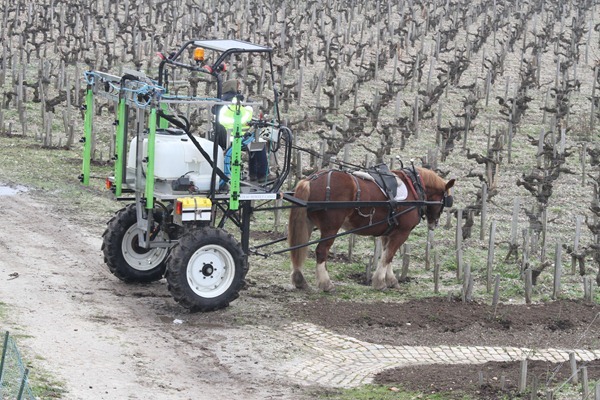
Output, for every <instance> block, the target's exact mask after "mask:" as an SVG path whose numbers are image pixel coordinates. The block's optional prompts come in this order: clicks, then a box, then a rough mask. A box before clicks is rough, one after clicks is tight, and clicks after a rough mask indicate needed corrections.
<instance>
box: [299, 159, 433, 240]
mask: <svg viewBox="0 0 600 400" xmlns="http://www.w3.org/2000/svg"><path fill="white" fill-rule="evenodd" d="M334 171H336V170H324V171H319V172H317V173H314V174H312V175H311V176H310V177H308V179H309V180H311V181H312V180H315V179H317V178H319V177H321V176H322V175H325V174H327V182H326V187H325V201H330V200H331V175H332V174H333V172H334ZM338 172H344V173H346V174H348V175H350V177H351V178H352V180H353V181H354V183H355V184H356V196H355V197H356V198H355V201H357V202H358V201H360V195H361V189H360V184H359V183H358V178H357V177H356V176H355V175H354V174H352V173H349V172H347V171H339V170H338ZM367 173H368V174H369V175H371V177H372V178H373V182H375V184H376V185H377V186H378V187H379V188H380V189H381V190H382V191H383V192H384V193H385V194H386V195H387V197H388V200H389V215H388V218H387V223H388V227H387V229H386V230H385V232H384V233H383V234H382V236H385V235H387V234H389V233H390V232H391V231H392V230H393V229H394V228H395V227H396V226H397V225H398V220H397V218H398V217H399V216H400V215H402V214H405V213H407V212H409V211H411V210H413V209H414V208H416V206H412V207H410V208H409V209H407V210H404V211H402V212H400V213H395V212H394V210H395V209H396V207H397V203H398V202H397V201H395V200H394V197H395V193H396V189H397V187H398V183H397V181H396V175H395V174H394V173H392V172H391V171H390V170H389V168H388V167H387V165H385V164H380V165H377V166H375V167H374V168H370V169H368V170H367ZM400 173H401V174H402V175H403V176H404V178H405V179H404V180H405V181H406V182H407V183H408V187H409V189H410V190H411V191H412V193H413V194H414V195H415V198H416V199H418V200H426V195H425V189H424V185H423V180H422V178H421V176H420V175H419V173H418V172H417V170H416V168H415V167H414V166H413V167H412V169H411V168H404V169H402V170H400ZM360 208H361V207H356V211H357V212H358V214H359V215H360V216H361V217H365V218H370V222H369V223H370V224H373V215H374V214H375V207H373V208H372V210H371V212H370V213H369V214H363V213H362V212H361V210H360ZM425 209H426V206H425V205H423V206H420V207H418V209H417V210H418V212H419V219H423V218H424V217H425Z"/></svg>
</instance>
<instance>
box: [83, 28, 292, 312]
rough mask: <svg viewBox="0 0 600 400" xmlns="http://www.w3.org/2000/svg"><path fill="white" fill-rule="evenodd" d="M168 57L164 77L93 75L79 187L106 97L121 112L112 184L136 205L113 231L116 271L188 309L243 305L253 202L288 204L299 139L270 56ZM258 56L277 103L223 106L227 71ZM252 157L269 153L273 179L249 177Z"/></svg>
mask: <svg viewBox="0 0 600 400" xmlns="http://www.w3.org/2000/svg"><path fill="white" fill-rule="evenodd" d="M159 56H160V57H161V61H160V64H159V67H158V77H157V79H150V78H149V77H147V76H145V75H144V74H143V73H140V72H139V71H127V70H124V71H123V73H122V75H121V76H116V75H111V74H108V73H105V72H100V71H88V72H86V73H85V80H86V83H87V92H86V98H85V107H84V108H85V122H84V137H83V138H82V141H83V153H84V154H83V168H82V169H83V170H82V174H81V176H80V180H81V181H82V183H83V184H84V185H88V184H89V181H90V165H91V160H92V145H93V140H94V126H93V116H94V102H95V98H96V97H100V98H105V99H108V100H109V101H111V102H113V104H114V106H115V110H116V116H117V117H116V120H115V122H114V125H115V127H116V130H115V134H114V146H113V147H114V157H113V159H114V175H113V176H110V177H109V178H107V179H106V185H107V188H109V189H110V190H112V191H113V193H114V195H115V196H116V198H117V199H119V200H124V201H126V202H129V204H127V205H126V206H125V207H124V208H122V209H121V210H119V211H118V212H117V213H116V214H115V216H114V217H113V218H112V219H111V220H110V221H109V222H108V224H107V228H106V231H105V232H104V235H103V243H102V251H103V254H104V260H105V262H106V264H107V266H108V268H109V269H110V271H111V272H112V273H113V274H114V275H115V276H116V277H118V278H119V279H120V280H122V281H124V282H128V283H135V282H141V283H143V282H153V281H157V280H160V279H162V278H163V277H165V278H166V280H167V284H168V288H169V291H170V293H171V295H172V296H173V298H174V299H175V300H176V301H177V302H178V303H179V304H181V305H182V306H184V307H185V308H187V309H189V310H191V311H211V310H216V309H220V308H224V307H226V306H228V305H229V303H230V302H231V301H232V300H234V299H235V298H237V297H238V295H239V291H240V289H241V288H242V286H243V284H244V278H245V275H246V273H247V271H248V255H249V253H250V247H249V239H250V236H249V235H250V217H251V215H252V213H253V212H254V211H255V209H254V207H253V204H254V202H255V201H264V202H265V203H266V202H268V201H271V200H275V199H278V198H282V196H284V195H283V194H282V192H281V191H280V188H281V186H282V185H283V183H284V181H285V179H286V177H287V175H288V173H289V170H290V159H291V150H292V134H291V131H290V129H288V128H287V127H286V126H284V125H283V124H282V123H281V119H280V115H279V107H278V91H277V89H276V85H275V79H274V71H273V63H272V49H271V48H269V47H265V46H260V45H256V44H252V43H249V42H245V41H240V40H229V39H223V40H191V41H188V42H186V43H185V44H183V45H182V46H181V47H180V48H179V49H178V50H177V51H175V52H173V53H171V54H169V55H162V54H159ZM254 57H259V58H260V60H261V61H260V64H259V65H261V67H262V71H259V73H262V75H260V79H257V81H258V85H259V87H260V88H261V89H263V90H261V91H259V94H260V95H262V96H263V97H264V96H265V93H266V92H267V91H269V93H271V89H272V96H271V94H269V98H268V100H264V99H263V101H262V102H253V100H251V99H248V100H244V98H243V96H242V95H241V94H239V93H238V94H237V95H235V96H233V97H232V98H231V99H229V100H224V96H223V94H224V92H223V90H224V87H223V86H224V83H225V82H227V81H228V80H229V79H228V78H231V77H232V72H231V71H230V70H231V68H228V66H231V65H245V66H246V65H247V64H246V63H247V62H248V60H249V58H254ZM254 65H256V64H254ZM184 77H185V78H184ZM235 77H236V78H239V77H240V75H239V71H238V75H236V76H235ZM269 80H270V83H268V82H267V81H269ZM242 81H243V78H242ZM263 82H267V83H263ZM182 93H183V94H182ZM267 107H268V109H267ZM182 110H185V112H184V111H182ZM257 111H259V112H257ZM190 115H192V116H194V117H196V118H199V119H200V120H203V121H205V122H206V125H205V126H206V127H207V128H206V130H205V132H204V135H198V134H196V133H195V132H194V130H195V129H194V128H196V129H197V128H198V127H193V126H192V123H190V120H191V119H192V118H191V117H190ZM202 118H203V119H202ZM246 150H247V151H246ZM253 151H256V152H262V153H263V155H266V157H265V159H266V161H267V164H268V168H269V172H270V173H269V174H268V175H267V176H265V177H264V178H262V180H261V179H260V178H259V179H258V180H256V179H253V180H251V179H250V177H249V176H248V174H247V172H248V168H247V165H246V164H247V163H248V160H247V159H248V158H249V156H248V154H250V153H251V152H253ZM227 222H232V223H233V224H234V225H235V226H237V227H238V228H239V232H240V233H239V235H236V236H237V238H236V237H234V236H233V235H232V234H230V233H228V232H227V231H226V230H225V224H226V223H227Z"/></svg>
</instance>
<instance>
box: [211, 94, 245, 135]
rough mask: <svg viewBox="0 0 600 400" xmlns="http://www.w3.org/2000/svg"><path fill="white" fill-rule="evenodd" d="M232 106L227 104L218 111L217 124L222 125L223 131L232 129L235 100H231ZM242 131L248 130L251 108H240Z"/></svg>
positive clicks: (235, 106)
mask: <svg viewBox="0 0 600 400" xmlns="http://www.w3.org/2000/svg"><path fill="white" fill-rule="evenodd" d="M232 102H233V103H234V104H227V105H225V106H222V107H221V109H220V110H219V124H221V125H223V127H224V128H225V129H233V117H234V116H235V109H236V108H237V104H235V103H236V102H237V100H236V99H235V98H234V99H233V100H232ZM240 114H241V117H242V118H241V122H242V130H246V129H248V125H247V124H248V122H250V120H252V107H250V106H241V107H240Z"/></svg>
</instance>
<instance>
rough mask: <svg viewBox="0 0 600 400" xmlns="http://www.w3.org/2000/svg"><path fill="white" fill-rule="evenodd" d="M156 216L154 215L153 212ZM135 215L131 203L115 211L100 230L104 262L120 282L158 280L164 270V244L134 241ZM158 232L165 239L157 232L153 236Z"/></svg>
mask: <svg viewBox="0 0 600 400" xmlns="http://www.w3.org/2000/svg"><path fill="white" fill-rule="evenodd" d="M155 216H156V217H159V215H158V214H155ZM139 232H140V228H138V227H137V215H136V210H135V204H129V205H128V206H127V207H125V208H123V209H121V210H119V211H117V213H116V214H115V216H114V217H113V218H112V219H111V220H110V221H109V222H108V224H107V227H106V231H104V234H103V235H102V237H103V239H104V240H103V242H102V251H103V252H104V262H105V263H106V265H108V268H109V269H110V272H112V274H113V275H114V276H116V277H117V278H119V279H120V280H122V281H123V282H127V283H147V282H154V281H157V280H159V279H161V278H162V277H163V275H164V273H165V268H166V263H165V260H166V258H167V255H168V254H169V248H167V247H154V248H150V249H144V248H143V247H140V245H139V242H138V233H139ZM161 235H162V239H163V240H168V239H169V238H168V236H167V234H166V233H164V232H162V231H160V232H159V234H158V235H157V238H158V237H160V236H161Z"/></svg>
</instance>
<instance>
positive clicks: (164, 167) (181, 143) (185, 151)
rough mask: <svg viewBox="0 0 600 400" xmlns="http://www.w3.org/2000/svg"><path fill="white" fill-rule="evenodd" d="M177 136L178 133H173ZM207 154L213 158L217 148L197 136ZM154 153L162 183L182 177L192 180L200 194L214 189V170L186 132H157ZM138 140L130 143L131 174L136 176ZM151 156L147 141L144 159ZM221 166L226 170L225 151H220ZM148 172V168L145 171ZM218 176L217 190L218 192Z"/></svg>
mask: <svg viewBox="0 0 600 400" xmlns="http://www.w3.org/2000/svg"><path fill="white" fill-rule="evenodd" d="M172 132H174V133H172ZM194 137H195V138H196V140H197V141H198V143H200V146H201V147H202V149H204V151H205V152H206V153H207V154H208V155H209V156H210V158H211V160H212V157H213V145H214V143H213V142H211V141H210V140H207V139H204V138H201V137H198V136H194ZM155 143H156V144H155V149H154V158H155V162H154V177H155V179H160V180H167V181H171V180H175V179H177V178H180V177H182V176H186V177H188V178H190V180H191V181H192V182H193V183H194V186H196V188H197V189H198V190H201V191H202V190H209V189H210V178H211V174H212V167H211V165H210V164H209V163H208V162H207V161H206V159H205V158H204V156H203V155H202V153H200V151H199V150H198V149H197V148H196V146H195V145H194V143H193V142H192V141H191V140H190V138H189V137H188V136H187V135H186V134H185V133H183V132H182V131H172V130H168V131H167V130H157V131H156V142H155ZM136 145H137V137H134V138H133V139H132V140H131V142H130V143H129V151H128V154H127V170H128V172H129V173H130V174H132V175H133V176H135V175H134V174H135V160H136ZM147 155H148V138H145V139H144V155H143V157H144V158H145V157H147ZM216 164H217V166H218V167H219V168H220V169H221V170H223V149H221V147H219V150H218V157H217V163H216ZM144 170H145V168H144ZM218 184H219V178H218V176H217V179H216V184H215V188H218Z"/></svg>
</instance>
